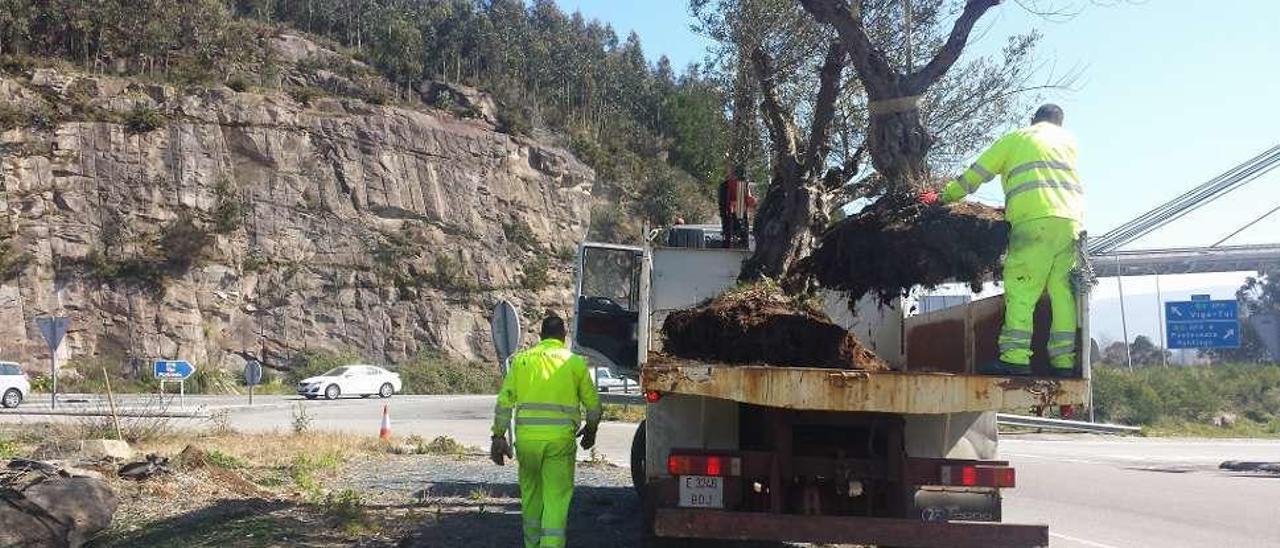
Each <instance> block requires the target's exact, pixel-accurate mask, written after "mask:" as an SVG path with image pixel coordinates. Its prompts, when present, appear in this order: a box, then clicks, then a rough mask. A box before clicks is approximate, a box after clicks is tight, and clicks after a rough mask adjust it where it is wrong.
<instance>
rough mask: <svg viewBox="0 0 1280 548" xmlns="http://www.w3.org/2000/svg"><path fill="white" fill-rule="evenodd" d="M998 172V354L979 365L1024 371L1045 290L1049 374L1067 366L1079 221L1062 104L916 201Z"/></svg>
mask: <svg viewBox="0 0 1280 548" xmlns="http://www.w3.org/2000/svg"><path fill="white" fill-rule="evenodd" d="M996 175H999V176H1000V181H1001V184H1002V185H1003V186H1004V197H1005V220H1007V221H1008V222H1009V225H1010V227H1011V228H1010V232H1009V252H1008V255H1007V256H1006V258H1005V262H1004V285H1005V293H1004V296H1005V314H1004V327H1003V328H1002V329H1001V331H1000V359H999V360H998V361H997V362H995V363H993V364H988V365H986V366H985V367H984V368H983V369H982V371H981V372H983V373H991V374H998V375H1030V374H1031V332H1032V330H1033V326H1034V322H1033V316H1034V314H1035V308H1036V303H1037V302H1039V301H1040V296H1041V295H1043V294H1044V293H1045V292H1046V291H1047V292H1048V293H1049V302H1050V304H1051V305H1052V306H1053V322H1052V326H1051V332H1050V334H1049V361H1050V365H1051V366H1052V368H1051V371H1052V373H1053V375H1054V376H1056V377H1069V376H1071V375H1072V374H1073V372H1074V368H1075V360H1076V354H1075V353H1076V302H1075V293H1074V291H1073V289H1072V287H1071V281H1070V275H1071V271H1072V270H1073V269H1074V268H1075V266H1076V241H1077V239H1078V238H1079V236H1080V230H1081V226H1082V224H1083V222H1084V186H1083V185H1081V183H1080V178H1079V175H1077V173H1076V141H1075V138H1074V137H1072V136H1071V134H1070V133H1067V131H1066V130H1065V129H1063V128H1062V109H1061V108H1060V107H1058V106H1057V105H1053V104H1046V105H1043V106H1041V107H1040V108H1039V109H1038V110H1036V113H1035V116H1034V117H1033V118H1032V119H1031V125H1030V126H1028V127H1024V128H1021V129H1017V130H1014V131H1012V132H1010V133H1008V134H1006V135H1005V136H1003V137H1001V138H1000V140H998V141H996V142H995V144H994V145H991V148H989V149H987V151H986V152H984V153H982V156H979V157H978V161H976V162H974V164H973V165H972V166H970V167H969V169H968V171H965V172H964V174H963V175H961V176H960V177H959V178H957V179H955V180H953V181H951V182H949V183H947V186H946V188H944V189H943V191H942V195H941V196H939V195H938V194H937V193H936V192H925V193H924V194H922V195H921V197H920V198H921V201H923V202H925V203H936V202H937V201H939V199H941V201H942V203H952V202H956V201H959V200H960V199H961V198H964V197H965V196H967V195H969V194H971V193H973V192H974V191H976V190H978V187H979V186H982V184H983V183H985V182H987V181H990V180H991V179H994V178H995V177H996Z"/></svg>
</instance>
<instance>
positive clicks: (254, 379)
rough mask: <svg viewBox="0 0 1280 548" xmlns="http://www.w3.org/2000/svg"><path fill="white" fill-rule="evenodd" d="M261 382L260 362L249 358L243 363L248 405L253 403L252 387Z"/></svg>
mask: <svg viewBox="0 0 1280 548" xmlns="http://www.w3.org/2000/svg"><path fill="white" fill-rule="evenodd" d="M261 382H262V364H261V363H258V360H250V361H249V363H246V364H244V383H245V384H247V385H249V405H253V387H254V386H257V385H258V384H260V383H261Z"/></svg>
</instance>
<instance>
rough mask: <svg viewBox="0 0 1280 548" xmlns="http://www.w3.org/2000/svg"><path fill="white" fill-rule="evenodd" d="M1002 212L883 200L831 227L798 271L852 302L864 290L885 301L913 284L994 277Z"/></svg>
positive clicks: (1001, 246)
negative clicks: (844, 294)
mask: <svg viewBox="0 0 1280 548" xmlns="http://www.w3.org/2000/svg"><path fill="white" fill-rule="evenodd" d="M1003 217H1004V216H1003V215H1002V214H1001V212H1000V210H998V209H996V208H993V207H989V206H984V205H981V204H975V203H971V202H961V203H956V204H951V205H947V206H927V205H924V204H920V203H917V202H914V201H909V202H905V203H904V202H901V201H898V202H896V203H894V202H892V201H889V200H881V201H880V202H877V203H875V204H872V205H871V206H869V207H867V209H865V210H863V211H862V212H860V213H858V214H856V215H853V216H851V217H849V218H847V219H845V220H843V221H841V222H840V223H838V224H836V225H835V226H834V227H831V228H830V229H829V230H828V231H827V232H826V233H825V234H824V235H823V236H822V239H821V241H820V242H819V245H818V248H817V250H815V251H814V253H813V255H811V256H810V257H808V258H807V259H806V260H805V263H804V264H803V266H802V268H804V269H805V270H806V271H807V272H809V273H811V274H813V276H814V277H815V278H816V279H817V280H818V283H819V284H820V285H822V286H823V287H825V288H828V289H835V290H840V291H844V292H846V293H847V294H848V295H849V298H850V302H853V301H856V300H857V299H859V298H861V297H862V296H863V295H866V294H868V293H874V294H876V295H877V296H878V297H879V298H880V300H881V301H882V302H886V303H887V302H889V301H890V300H892V299H894V298H895V297H898V296H901V295H903V294H905V293H906V292H907V291H908V290H910V289H911V288H912V287H914V286H917V285H919V286H925V287H931V286H936V285H938V284H942V283H950V282H964V283H968V284H969V285H970V286H972V287H973V288H974V289H975V291H976V290H980V289H981V287H982V283H983V282H986V281H991V280H994V279H996V274H997V273H998V272H999V269H1000V258H1001V256H1002V255H1003V254H1004V251H1005V248H1006V247H1007V246H1008V243H1009V225H1008V223H1005V222H1004V219H1003Z"/></svg>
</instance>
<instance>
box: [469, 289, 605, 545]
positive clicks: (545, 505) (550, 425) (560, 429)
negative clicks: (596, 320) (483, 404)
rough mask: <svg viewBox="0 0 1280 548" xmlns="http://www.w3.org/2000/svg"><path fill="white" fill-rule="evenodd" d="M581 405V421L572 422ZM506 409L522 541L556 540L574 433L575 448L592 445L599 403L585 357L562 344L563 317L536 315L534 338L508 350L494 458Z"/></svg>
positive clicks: (502, 448)
mask: <svg viewBox="0 0 1280 548" xmlns="http://www.w3.org/2000/svg"><path fill="white" fill-rule="evenodd" d="M581 408H586V426H583V427H582V430H578V422H579V419H580V418H581V416H582V415H581V414H582V411H581ZM513 411H514V412H515V419H516V421H515V422H516V447H515V449H516V452H515V453H516V455H518V458H517V459H516V460H517V462H518V464H519V478H520V509H521V514H522V515H523V517H524V545H525V547H526V548H537V547H544V548H545V547H548V546H556V547H559V546H564V545H565V527H566V525H568V520H569V502H570V500H571V499H572V498H573V468H574V460H575V459H574V458H575V457H576V456H577V453H578V451H577V447H574V438H575V437H577V436H581V437H582V448H583V449H590V448H591V447H592V446H594V445H595V443H596V429H597V428H598V427H599V425H600V412H601V410H600V396H599V395H598V394H597V393H596V387H595V385H594V384H593V383H592V382H591V377H590V375H589V374H588V372H587V362H586V360H583V359H582V357H581V356H577V355H575V354H573V353H572V352H570V351H569V349H568V348H565V327H564V320H562V319H560V317H559V316H556V315H555V314H549V315H548V316H547V317H546V318H544V319H543V320H542V342H539V343H538V345H537V346H535V347H533V348H530V349H529V350H525V351H524V352H520V353H519V354H516V355H515V357H514V358H512V360H511V369H510V370H509V371H507V376H506V378H504V379H503V380H502V389H501V390H500V391H499V392H498V405H497V407H495V408H494V418H493V443H492V445H491V446H490V448H489V457H490V458H491V459H493V462H494V464H497V465H499V466H501V465H503V464H504V457H505V458H510V457H511V456H512V455H511V446H510V445H509V444H508V442H507V425H508V424H510V423H511V414H512V412H513Z"/></svg>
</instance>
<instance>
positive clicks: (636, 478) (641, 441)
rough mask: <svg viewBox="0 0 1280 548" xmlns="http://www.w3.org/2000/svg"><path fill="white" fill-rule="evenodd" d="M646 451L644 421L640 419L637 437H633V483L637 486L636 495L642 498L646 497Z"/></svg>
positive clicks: (633, 485)
mask: <svg viewBox="0 0 1280 548" xmlns="http://www.w3.org/2000/svg"><path fill="white" fill-rule="evenodd" d="M646 453H647V449H646V447H645V435H644V421H640V424H639V425H637V426H636V435H635V437H633V438H631V485H632V487H634V488H635V490H636V495H638V496H639V497H640V498H644V484H645V469H644V456H645V454H646Z"/></svg>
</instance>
